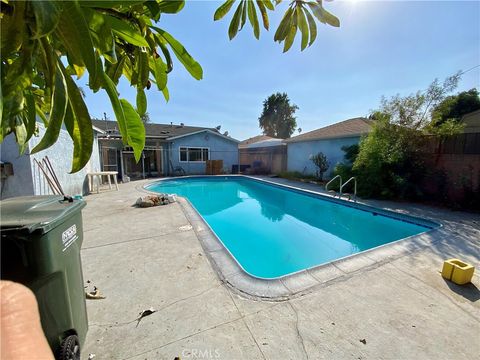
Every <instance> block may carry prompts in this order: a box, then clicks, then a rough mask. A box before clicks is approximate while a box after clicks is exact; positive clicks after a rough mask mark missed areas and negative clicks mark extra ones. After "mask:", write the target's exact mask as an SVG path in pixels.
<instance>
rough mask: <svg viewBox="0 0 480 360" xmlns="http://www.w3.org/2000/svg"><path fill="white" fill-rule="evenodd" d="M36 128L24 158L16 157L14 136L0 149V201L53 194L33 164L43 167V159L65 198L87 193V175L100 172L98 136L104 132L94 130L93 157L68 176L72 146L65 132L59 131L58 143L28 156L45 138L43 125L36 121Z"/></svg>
mask: <svg viewBox="0 0 480 360" xmlns="http://www.w3.org/2000/svg"><path fill="white" fill-rule="evenodd" d="M37 128H38V135H37V136H35V135H34V136H32V138H31V139H30V140H29V141H28V144H27V148H26V150H25V153H24V154H23V155H20V153H19V148H18V145H17V143H16V141H15V136H14V134H10V135H9V136H7V137H6V138H5V139H4V140H3V142H2V144H1V145H0V149H1V161H2V165H1V166H2V175H1V196H0V198H2V199H6V198H9V197H14V196H27V195H48V194H53V192H52V190H51V188H50V186H49V185H48V181H47V179H46V177H45V176H44V174H43V172H42V170H41V169H40V167H39V166H38V164H37V162H36V161H38V162H40V163H42V159H43V158H44V157H46V156H48V159H49V160H50V163H51V165H52V168H53V169H54V171H55V174H56V176H57V178H58V181H59V182H60V184H61V186H62V189H63V191H64V192H65V193H66V194H70V195H76V194H86V193H88V182H87V179H86V178H87V176H86V175H87V173H88V172H94V171H100V158H99V151H98V135H100V134H102V133H103V131H102V130H100V129H98V128H96V127H94V128H93V130H94V143H93V151H92V156H91V158H90V160H89V162H88V163H87V165H86V166H85V167H84V168H83V169H82V170H80V171H78V172H76V173H74V174H70V173H69V172H70V170H71V167H72V158H73V142H72V139H71V138H70V136H69V134H68V132H67V131H66V130H65V129H61V130H60V134H59V137H58V140H57V142H56V143H55V144H54V145H52V146H51V147H49V148H47V149H45V150H42V151H40V152H38V153H36V154H30V151H31V150H32V149H33V148H34V147H35V146H36V145H37V144H38V143H39V142H40V140H41V138H42V137H43V135H44V134H45V127H44V125H43V123H42V122H38V121H37ZM7 168H8V170H7Z"/></svg>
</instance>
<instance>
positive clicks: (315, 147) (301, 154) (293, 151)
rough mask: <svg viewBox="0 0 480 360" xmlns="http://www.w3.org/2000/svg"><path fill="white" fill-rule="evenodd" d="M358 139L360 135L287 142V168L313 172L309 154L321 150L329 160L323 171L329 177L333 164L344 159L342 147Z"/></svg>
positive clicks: (314, 170)
mask: <svg viewBox="0 0 480 360" xmlns="http://www.w3.org/2000/svg"><path fill="white" fill-rule="evenodd" d="M359 141H360V137H349V138H340V139H323V140H313V141H301V142H294V143H288V146H287V170H288V171H299V172H301V173H305V174H315V172H316V170H317V168H316V166H315V165H314V164H313V162H312V160H310V156H311V155H315V154H318V153H319V152H322V153H323V154H324V155H325V156H326V157H327V160H328V161H329V162H330V167H329V168H328V170H327V172H326V173H325V176H327V177H329V176H330V175H331V173H332V171H333V169H334V168H335V165H336V164H338V163H339V162H342V161H343V160H344V155H345V153H344V152H343V150H342V147H343V146H350V145H353V144H358V143H359Z"/></svg>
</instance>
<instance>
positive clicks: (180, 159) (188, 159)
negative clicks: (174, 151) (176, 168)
mask: <svg viewBox="0 0 480 360" xmlns="http://www.w3.org/2000/svg"><path fill="white" fill-rule="evenodd" d="M182 149H186V152H187V160H186V161H183V160H182V158H181V153H182ZM191 149H192V150H200V153H201V158H202V160H199V161H190V153H189V151H190V150H191ZM204 150H207V157H208V159H204V157H203V155H204ZM207 160H210V148H209V147H206V146H179V147H178V162H180V163H193V164H203V163H205V162H206V161H207Z"/></svg>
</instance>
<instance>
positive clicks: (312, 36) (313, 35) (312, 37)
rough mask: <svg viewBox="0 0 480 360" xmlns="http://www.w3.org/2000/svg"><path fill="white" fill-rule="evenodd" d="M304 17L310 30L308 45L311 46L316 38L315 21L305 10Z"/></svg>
mask: <svg viewBox="0 0 480 360" xmlns="http://www.w3.org/2000/svg"><path fill="white" fill-rule="evenodd" d="M305 15H306V16H307V20H308V26H309V28H310V42H309V43H308V45H309V46H311V45H312V44H313V42H314V41H315V39H316V38H317V24H316V23H315V19H314V18H313V16H312V15H311V14H310V12H308V10H305Z"/></svg>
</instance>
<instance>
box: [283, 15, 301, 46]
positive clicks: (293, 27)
mask: <svg viewBox="0 0 480 360" xmlns="http://www.w3.org/2000/svg"><path fill="white" fill-rule="evenodd" d="M296 10H297V11H298V9H296ZM296 34H297V18H296V16H295V12H294V13H293V16H292V21H291V23H290V29H289V30H288V34H287V37H286V38H285V43H284V45H283V52H287V51H288V50H289V49H290V48H291V47H292V44H293V41H294V40H295V35H296Z"/></svg>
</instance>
